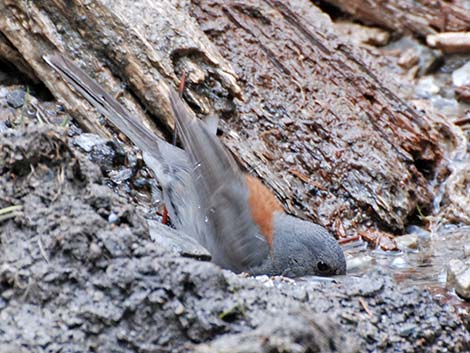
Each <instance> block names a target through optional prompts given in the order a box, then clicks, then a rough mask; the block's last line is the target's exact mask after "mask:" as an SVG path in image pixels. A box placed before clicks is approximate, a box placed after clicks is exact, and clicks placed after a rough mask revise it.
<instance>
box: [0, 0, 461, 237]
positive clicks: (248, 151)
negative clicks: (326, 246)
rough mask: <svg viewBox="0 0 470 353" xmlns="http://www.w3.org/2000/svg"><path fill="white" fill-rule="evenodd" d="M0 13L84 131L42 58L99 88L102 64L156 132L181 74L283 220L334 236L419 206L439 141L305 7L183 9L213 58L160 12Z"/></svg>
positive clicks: (144, 4)
mask: <svg viewBox="0 0 470 353" xmlns="http://www.w3.org/2000/svg"><path fill="white" fill-rule="evenodd" d="M111 5H113V6H111ZM0 11H2V14H5V16H3V17H1V18H0V31H1V32H2V33H4V34H5V36H6V37H7V38H8V40H9V41H10V42H11V43H12V44H13V45H14V46H15V47H16V48H17V49H18V51H19V52H20V53H21V54H22V56H23V57H24V58H25V60H26V61H27V62H28V63H29V64H30V65H31V67H32V68H33V69H34V71H35V72H36V74H37V76H38V77H39V78H40V79H41V80H43V81H44V82H45V83H46V84H47V85H48V87H49V89H50V90H51V92H53V93H54V94H55V95H56V97H59V98H60V99H61V100H62V101H64V102H65V104H66V107H67V108H68V109H70V110H72V112H75V113H76V114H75V115H76V116H77V118H80V119H81V121H82V125H83V126H84V127H85V128H87V129H89V130H91V131H95V132H97V131H98V132H100V133H103V132H102V131H101V130H102V127H100V126H99V125H97V123H96V120H95V116H93V115H90V114H89V107H88V105H87V104H85V103H84V101H83V100H81V99H80V98H78V97H77V96H76V95H75V93H73V92H71V91H70V89H69V88H68V87H67V86H65V85H64V84H63V83H62V81H60V80H58V79H57V77H56V76H55V75H54V74H52V73H51V71H50V69H49V68H48V67H47V66H45V64H44V63H43V61H42V55H44V54H47V53H49V52H51V51H54V50H57V49H58V50H60V51H62V52H69V53H71V55H72V57H74V58H75V59H79V61H80V62H82V63H83V65H82V66H84V67H85V68H86V69H87V71H88V72H92V71H97V73H95V77H96V79H97V80H98V81H99V82H101V83H103V84H104V85H105V86H106V87H107V89H108V90H109V91H113V89H114V90H115V89H116V87H119V82H120V81H119V80H117V79H116V78H115V77H114V76H113V75H111V73H110V72H109V71H108V70H107V69H105V68H104V67H105V66H108V67H109V68H110V69H111V70H112V72H113V73H115V74H116V75H117V76H119V77H122V78H123V80H124V81H125V82H128V84H129V87H128V88H129V90H130V91H131V92H132V94H128V93H126V92H125V91H122V92H120V93H122V94H123V97H122V99H121V101H122V102H123V103H125V105H126V106H127V108H128V109H130V110H131V111H133V112H134V113H135V114H136V115H137V117H138V118H139V119H141V120H142V121H146V124H147V125H151V121H150V120H151V119H149V118H148V115H150V116H151V117H156V118H157V119H158V120H157V121H158V123H159V124H160V127H162V128H163V129H165V128H171V125H172V123H171V119H170V117H169V109H168V102H167V94H166V91H167V89H168V86H169V85H175V84H174V82H178V81H179V79H178V78H179V76H180V75H182V74H183V72H185V73H187V74H188V85H187V89H186V93H185V97H186V99H187V100H188V101H189V102H190V103H191V104H192V105H193V106H195V107H196V110H198V111H200V112H210V111H212V110H216V111H218V112H221V111H222V112H225V115H226V117H227V118H228V119H227V120H226V122H224V124H223V128H224V130H225V135H224V140H225V142H226V143H227V145H228V146H229V147H230V148H231V149H232V150H233V151H234V152H235V153H236V154H237V155H239V156H240V159H241V161H242V163H243V164H244V165H246V166H247V168H249V169H250V170H251V171H253V173H255V174H257V175H259V176H260V177H262V178H263V179H264V180H265V182H266V183H267V184H268V185H269V186H270V187H271V188H272V189H274V190H275V191H276V192H277V194H278V196H279V198H280V199H281V200H283V201H284V204H285V206H286V207H287V208H288V209H290V210H291V211H292V212H295V211H296V209H297V208H301V209H302V210H303V211H304V212H305V213H306V214H307V216H309V217H311V218H313V219H315V220H317V221H319V222H320V223H323V224H324V225H326V226H329V227H330V228H335V229H336V230H337V232H340V229H343V227H346V229H354V228H356V227H357V226H358V225H363V226H367V227H369V226H375V227H385V228H388V229H396V230H400V229H403V227H404V226H405V224H406V220H407V218H408V217H409V216H410V215H412V214H413V213H414V212H416V210H417V208H418V207H419V208H421V209H422V208H426V207H427V206H429V205H430V204H431V201H432V193H431V188H430V186H429V180H430V179H432V177H433V176H434V173H435V171H436V169H437V168H438V167H439V166H440V161H441V159H442V153H443V150H442V147H441V145H440V144H439V142H438V141H439V139H441V140H445V139H450V140H451V139H452V135H451V134H450V133H448V135H446V133H447V132H448V129H447V127H446V125H445V124H444V123H443V122H441V121H438V120H436V119H435V118H433V117H432V116H426V115H424V114H418V113H417V112H415V111H414V110H413V109H411V108H410V107H409V106H408V105H407V104H406V103H405V102H403V101H402V100H401V99H400V98H399V97H398V96H397V95H396V94H394V93H393V91H392V89H393V88H394V87H395V86H394V85H393V84H392V83H391V82H385V83H383V81H384V80H386V79H385V78H386V77H387V75H385V74H384V73H383V72H381V71H380V70H379V71H373V70H371V69H369V62H372V61H373V60H372V59H371V58H370V57H368V56H367V55H366V54H365V53H363V52H359V51H358V50H357V49H355V48H354V47H351V46H350V45H349V44H347V43H344V42H342V41H341V40H340V39H339V38H338V36H337V35H336V34H334V33H332V32H331V22H330V20H329V18H328V17H327V16H325V15H324V14H323V13H322V12H321V11H319V10H318V8H316V7H315V6H314V5H313V4H311V2H309V1H307V0H301V1H298V2H296V3H295V5H289V4H287V3H286V2H281V1H272V0H265V1H253V0H252V1H244V2H239V1H222V0H220V1H211V0H198V1H194V3H193V7H192V13H193V15H194V18H196V19H197V20H198V21H199V25H200V27H201V28H202V29H203V30H204V31H205V32H206V33H207V35H208V36H209V37H210V39H211V40H212V41H213V43H215V44H216V46H217V48H215V49H214V47H213V46H212V44H211V42H210V41H209V40H207V39H206V38H205V35H204V34H203V33H201V31H200V29H199V27H198V26H197V25H196V24H195V23H194V21H193V20H192V19H191V18H190V17H189V16H188V15H187V14H186V12H185V9H184V8H176V7H175V6H174V5H173V4H172V3H171V2H163V1H162V2H151V1H146V0H140V1H138V2H137V3H135V2H133V4H132V7H129V6H126V2H125V1H116V2H115V1H104V0H101V1H100V0H95V1H88V2H85V3H83V2H81V1H78V0H73V1H60V0H43V1H41V2H30V1H27V0H19V1H12V0H0ZM133 11H135V12H133ZM152 20H155V21H156V23H153V22H152ZM33 33H34V35H33ZM218 52H220V53H222V54H223V55H224V56H225V60H224V59H223V58H222V57H221V56H220V55H219V54H218ZM227 62H231V64H232V65H235V68H236V71H237V73H238V74H239V76H240V80H239V81H235V77H236V75H235V74H234V73H233V71H232V69H231V68H230V65H229V64H227ZM104 63H105V64H106V65H105V64H104ZM374 70H377V69H374ZM238 85H243V87H242V89H240V87H239V86H238ZM110 88H112V89H110ZM241 92H243V97H242V95H241ZM208 97H211V99H209V98H208ZM213 97H216V99H213ZM234 97H235V98H234ZM236 97H240V98H236ZM144 109H145V110H146V112H147V115H146V114H144ZM231 109H233V110H234V113H232V112H231ZM230 113H232V114H230ZM273 175H277V177H274V176H273Z"/></svg>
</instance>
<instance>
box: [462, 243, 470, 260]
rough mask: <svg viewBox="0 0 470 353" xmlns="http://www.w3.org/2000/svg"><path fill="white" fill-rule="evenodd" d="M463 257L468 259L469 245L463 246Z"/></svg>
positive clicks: (469, 255)
mask: <svg viewBox="0 0 470 353" xmlns="http://www.w3.org/2000/svg"><path fill="white" fill-rule="evenodd" d="M463 256H464V257H470V244H465V245H464V246H463Z"/></svg>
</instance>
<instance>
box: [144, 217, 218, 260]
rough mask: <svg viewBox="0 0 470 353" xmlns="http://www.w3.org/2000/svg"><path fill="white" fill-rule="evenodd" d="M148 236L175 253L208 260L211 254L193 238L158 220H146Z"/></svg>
mask: <svg viewBox="0 0 470 353" xmlns="http://www.w3.org/2000/svg"><path fill="white" fill-rule="evenodd" d="M147 223H148V226H149V232H150V237H151V238H152V240H153V241H155V242H156V243H157V244H158V245H159V246H161V247H162V248H164V249H165V250H169V251H170V252H172V253H173V254H175V255H180V256H184V257H192V258H196V259H200V260H205V261H210V260H211V254H210V253H209V252H208V251H207V250H206V248H204V247H203V246H202V245H200V244H199V243H198V242H197V241H196V240H195V239H193V238H191V237H190V236H189V235H187V234H186V233H183V232H179V231H177V230H175V229H172V228H170V227H168V226H165V225H163V224H162V223H160V222H158V221H154V220H151V219H148V220H147Z"/></svg>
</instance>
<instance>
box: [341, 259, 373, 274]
mask: <svg viewBox="0 0 470 353" xmlns="http://www.w3.org/2000/svg"><path fill="white" fill-rule="evenodd" d="M373 260H374V258H373V257H372V256H369V255H365V256H361V257H353V258H349V259H346V264H347V269H348V271H355V270H360V269H362V268H364V267H366V266H369V265H370V264H371V263H372V261H373Z"/></svg>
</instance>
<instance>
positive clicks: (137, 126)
mask: <svg viewBox="0 0 470 353" xmlns="http://www.w3.org/2000/svg"><path fill="white" fill-rule="evenodd" d="M43 59H44V60H45V61H46V63H48V64H49V65H50V66H51V67H52V68H53V69H54V70H55V71H57V72H58V73H59V74H60V75H61V76H62V78H63V79H64V81H65V82H67V83H68V84H69V85H71V86H72V87H73V88H74V89H75V90H76V91H77V92H78V93H80V94H81V95H82V96H83V97H84V98H85V99H86V100H87V101H88V102H89V103H90V104H91V105H93V106H94V107H95V108H96V109H97V110H98V111H99V112H100V113H101V114H103V115H104V116H106V117H107V118H108V119H109V120H110V121H111V123H112V124H113V125H115V127H116V128H117V129H119V130H120V131H121V132H123V133H124V134H125V135H126V136H127V137H128V138H129V139H130V140H131V141H132V142H133V143H134V144H135V145H136V146H137V147H139V148H140V149H141V150H142V151H143V152H149V151H150V152H151V154H152V155H153V156H154V157H156V155H155V154H158V153H159V151H160V148H159V145H160V144H161V141H163V140H161V139H160V138H159V137H157V136H156V135H155V134H153V133H152V132H151V131H150V130H148V129H147V128H146V127H145V126H143V124H142V122H140V121H139V120H138V119H137V118H136V117H135V116H133V115H131V114H130V113H129V112H128V111H127V110H126V109H125V108H124V107H123V106H122V105H121V104H120V103H119V102H118V101H117V100H116V99H115V98H114V97H112V96H111V95H110V94H109V93H107V92H106V91H105V90H104V89H103V88H102V87H101V86H100V85H99V84H98V83H97V82H96V81H95V80H93V79H92V78H91V77H90V76H89V75H88V74H87V73H85V72H84V71H83V70H82V69H80V68H79V67H78V66H77V65H76V64H74V63H73V62H72V61H71V60H69V59H67V58H66V57H64V56H60V55H57V54H52V55H46V56H44V57H43Z"/></svg>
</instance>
